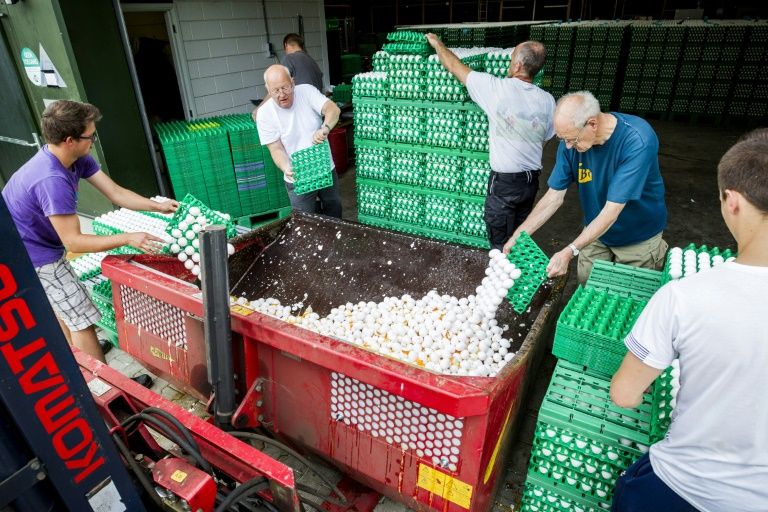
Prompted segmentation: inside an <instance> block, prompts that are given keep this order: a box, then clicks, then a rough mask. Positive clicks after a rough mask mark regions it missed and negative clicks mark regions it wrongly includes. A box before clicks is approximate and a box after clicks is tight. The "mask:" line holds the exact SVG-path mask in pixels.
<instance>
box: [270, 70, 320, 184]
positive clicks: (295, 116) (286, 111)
mask: <svg viewBox="0 0 768 512" xmlns="http://www.w3.org/2000/svg"><path fill="white" fill-rule="evenodd" d="M326 101H329V100H328V98H326V97H325V96H324V95H323V94H322V93H321V92H320V91H318V90H317V89H315V87H313V86H311V85H308V84H301V85H297V86H296V87H295V88H294V89H293V105H291V107H290V108H282V107H280V106H279V105H278V104H277V102H276V101H275V100H274V99H273V98H269V99H268V100H267V101H266V102H265V103H264V105H262V107H261V108H259V110H258V111H257V112H256V127H257V129H258V130H259V140H260V141H261V143H262V144H271V143H272V142H275V141H276V140H278V139H280V141H281V142H282V143H283V146H284V147H285V151H286V152H287V153H288V156H291V155H293V154H294V153H295V152H296V151H299V150H300V149H306V148H308V147H310V146H311V145H312V136H313V135H314V134H315V132H316V131H317V130H319V129H320V127H321V126H322V125H323V116H322V115H321V112H322V110H323V105H325V102H326ZM331 168H332V169H333V168H335V167H334V165H333V159H331ZM285 181H287V182H288V183H293V180H292V179H290V178H288V177H285Z"/></svg>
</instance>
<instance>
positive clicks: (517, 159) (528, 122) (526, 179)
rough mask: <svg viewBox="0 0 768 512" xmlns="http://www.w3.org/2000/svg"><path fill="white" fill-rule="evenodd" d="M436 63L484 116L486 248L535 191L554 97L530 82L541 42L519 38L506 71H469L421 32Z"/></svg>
mask: <svg viewBox="0 0 768 512" xmlns="http://www.w3.org/2000/svg"><path fill="white" fill-rule="evenodd" d="M426 38H427V41H429V44H430V45H432V47H433V48H434V49H435V51H436V52H437V56H438V58H439V59H440V63H441V64H442V65H443V66H444V67H445V69H447V70H448V72H450V73H451V74H452V75H453V76H455V77H456V79H457V80H458V81H459V82H461V83H462V84H464V85H466V86H467V91H468V92H469V96H470V97H471V98H472V100H473V101H474V102H475V103H477V105H478V106H479V107H480V108H481V109H483V112H485V113H486V115H487V116H488V146H489V157H490V163H491V176H490V178H489V179H488V195H487V196H486V200H485V225H486V228H487V229H488V238H489V240H490V242H491V247H492V248H494V249H501V248H502V247H503V246H504V243H505V242H506V241H507V240H508V239H509V237H510V236H512V234H513V233H514V232H515V229H517V227H518V226H519V225H520V224H522V223H523V221H524V220H525V219H526V218H527V217H528V214H529V213H531V209H532V208H533V202H534V200H535V199H536V193H537V192H538V190H539V174H540V173H541V153H542V150H543V148H544V143H546V142H547V141H548V140H549V139H551V138H552V137H553V136H554V134H555V131H554V128H553V124H552V123H553V118H554V114H555V99H554V98H553V97H552V95H551V94H549V93H548V92H546V91H545V90H543V89H540V88H539V87H537V86H535V85H533V77H535V76H536V73H538V72H539V70H540V69H541V68H542V66H544V56H545V51H544V46H543V45H542V44H541V43H539V42H537V41H525V42H523V43H520V44H519V45H517V46H516V47H515V49H514V51H513V52H512V57H511V60H510V64H509V76H508V77H507V78H498V77H495V76H493V75H490V74H488V73H481V72H479V71H472V70H471V69H470V68H469V67H468V66H467V65H465V64H464V63H463V62H461V60H459V58H458V57H456V55H455V54H454V53H453V52H452V51H451V50H449V49H448V48H446V46H445V45H444V44H443V43H442V42H441V41H440V40H439V39H438V38H437V36H435V35H434V34H427V35H426Z"/></svg>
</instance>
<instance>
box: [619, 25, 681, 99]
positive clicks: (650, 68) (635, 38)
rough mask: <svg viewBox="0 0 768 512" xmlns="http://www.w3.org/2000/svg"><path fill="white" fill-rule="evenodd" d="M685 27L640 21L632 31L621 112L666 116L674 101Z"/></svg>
mask: <svg viewBox="0 0 768 512" xmlns="http://www.w3.org/2000/svg"><path fill="white" fill-rule="evenodd" d="M684 41H685V27H684V26H683V25H681V24H680V23H677V22H673V21H655V22H650V21H639V22H634V23H633V24H631V25H630V27H629V51H628V56H627V62H626V73H625V76H624V85H623V89H622V91H621V99H620V102H619V109H620V110H622V111H625V112H641V113H643V112H657V113H665V112H667V111H668V110H669V108H670V106H671V105H670V103H671V100H672V97H673V91H674V85H675V76H676V73H677V67H678V58H679V56H680V54H681V52H682V51H683V47H684Z"/></svg>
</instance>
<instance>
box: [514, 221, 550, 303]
mask: <svg viewBox="0 0 768 512" xmlns="http://www.w3.org/2000/svg"><path fill="white" fill-rule="evenodd" d="M508 259H509V261H511V262H512V263H514V264H515V266H516V267H517V268H518V269H520V272H522V274H521V275H520V278H519V279H516V280H515V284H514V285H513V286H512V288H510V290H509V293H508V294H507V299H508V300H509V302H510V303H511V304H512V309H514V310H515V311H516V312H517V313H520V314H522V313H523V312H524V311H525V310H526V308H528V305H529V304H530V303H531V300H533V296H534V295H535V294H536V291H537V290H538V289H539V286H541V284H542V283H543V282H544V281H546V280H547V270H546V269H547V264H549V257H548V256H547V255H546V254H544V251H542V250H541V248H539V246H538V245H536V242H534V241H533V238H531V237H530V235H528V233H526V232H525V231H523V232H521V233H520V236H519V237H518V238H517V242H515V245H514V246H512V249H511V250H510V251H509V256H508Z"/></svg>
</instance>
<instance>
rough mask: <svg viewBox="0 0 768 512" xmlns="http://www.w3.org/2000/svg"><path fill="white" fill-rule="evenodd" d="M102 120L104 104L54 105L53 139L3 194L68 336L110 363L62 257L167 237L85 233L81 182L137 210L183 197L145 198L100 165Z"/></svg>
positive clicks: (149, 246)
mask: <svg viewBox="0 0 768 512" xmlns="http://www.w3.org/2000/svg"><path fill="white" fill-rule="evenodd" d="M100 119H101V113H100V112H99V109H97V108H96V107H95V106H93V105H90V104H88V103H80V102H77V101H56V102H54V103H51V104H50V105H49V106H48V107H47V108H46V109H45V111H44V112H43V118H42V120H41V125H42V130H43V135H44V136H45V139H46V140H47V141H48V144H46V145H45V146H43V148H42V149H40V151H38V152H37V154H36V155H35V156H33V157H32V158H31V159H30V160H29V161H28V162H27V163H25V164H24V165H23V166H22V167H21V168H20V169H19V170H18V171H16V172H15V173H14V174H13V176H11V179H10V180H8V183H7V184H6V185H5V188H3V192H2V194H3V199H5V202H6V203H7V205H8V210H9V211H10V213H11V217H12V218H13V221H14V223H15V224H16V229H17V230H18V231H19V234H20V235H21V239H22V241H23V242H24V246H25V247H26V248H27V252H28V253H29V257H30V259H31V260H32V265H34V267H35V271H36V272H37V275H38V277H39V278H40V282H41V283H42V285H43V288H44V289H45V293H46V295H47V296H48V300H49V301H50V303H51V307H53V310H54V312H55V313H56V317H57V318H58V320H59V324H60V325H61V328H62V330H63V331H64V336H65V337H66V338H67V341H69V342H70V343H71V344H72V345H74V346H76V347H77V348H79V349H81V350H83V351H84V352H86V353H87V354H88V355H90V356H91V357H95V358H96V359H99V360H100V361H102V362H105V361H104V354H103V352H102V350H101V347H100V346H99V341H98V338H97V337H96V330H95V328H94V325H93V324H94V323H96V322H97V321H98V320H99V319H100V314H99V312H98V310H97V309H96V307H95V306H94V305H93V303H92V302H91V299H90V297H89V296H88V294H87V292H86V290H85V287H84V286H83V284H82V283H81V282H80V280H79V279H78V278H77V276H76V275H75V273H74V270H73V269H72V267H71V265H70V264H69V262H68V261H67V260H66V259H65V254H66V251H67V250H69V251H72V252H75V253H88V252H101V251H107V250H109V249H114V248H115V247H120V246H123V245H130V246H131V247H135V248H137V249H141V250H142V251H145V252H153V251H155V250H156V248H157V246H156V245H155V243H157V242H162V240H160V239H159V238H157V237H154V236H152V235H150V234H149V233H123V234H120V235H112V236H98V235H88V234H84V233H83V232H82V231H81V230H80V219H79V218H78V216H77V193H78V188H79V181H80V179H81V178H84V179H86V180H88V181H89V182H90V183H91V185H93V186H94V187H95V188H96V189H97V190H98V191H99V192H101V193H102V194H104V196H106V198H107V199H109V200H110V201H111V202H112V203H114V204H116V205H118V206H122V207H125V208H130V209H132V210H150V211H156V212H173V211H175V210H176V208H177V207H178V203H177V202H176V201H166V202H164V203H158V202H155V201H152V200H150V199H147V198H144V197H142V196H140V195H138V194H136V193H135V192H132V191H130V190H127V189H125V188H123V187H121V186H119V185H117V184H116V183H115V182H114V181H112V179H110V177H109V176H107V175H106V174H105V173H104V172H102V171H101V169H100V167H99V164H98V163H96V161H95V160H94V159H93V157H92V156H91V155H90V152H91V148H92V147H93V143H94V142H95V141H96V139H97V134H96V122H97V121H99V120H100ZM65 247H66V249H65ZM144 377H147V376H146V375H145V376H144ZM145 380H146V379H145ZM139 382H142V381H139ZM150 383H151V380H150Z"/></svg>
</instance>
